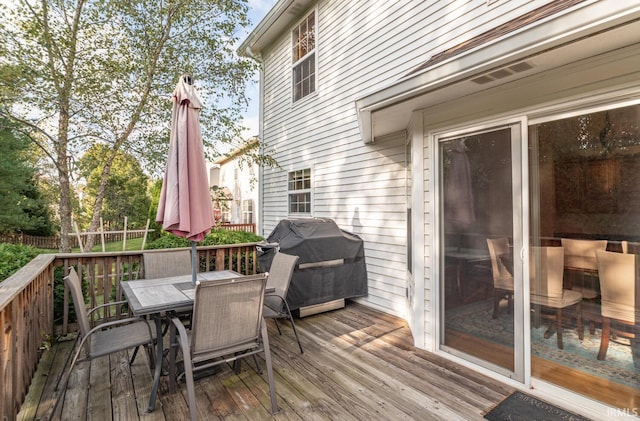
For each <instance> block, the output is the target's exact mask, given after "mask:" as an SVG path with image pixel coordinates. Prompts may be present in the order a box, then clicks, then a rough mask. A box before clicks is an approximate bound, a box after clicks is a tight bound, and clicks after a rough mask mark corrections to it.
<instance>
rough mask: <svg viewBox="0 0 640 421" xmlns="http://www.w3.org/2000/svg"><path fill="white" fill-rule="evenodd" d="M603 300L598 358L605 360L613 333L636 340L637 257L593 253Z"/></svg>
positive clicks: (610, 253) (605, 252)
mask: <svg viewBox="0 0 640 421" xmlns="http://www.w3.org/2000/svg"><path fill="white" fill-rule="evenodd" d="M596 258H597V261H598V274H599V276H600V290H601V294H602V301H601V307H600V312H601V314H602V338H601V339H600V350H599V352H598V359H599V360H604V359H605V357H606V355H607V349H608V347H609V340H610V337H611V335H612V334H616V335H617V336H622V337H627V338H631V339H637V334H638V332H637V327H636V318H637V315H636V302H635V299H636V256H635V255H634V254H625V253H615V252H609V251H598V252H596Z"/></svg>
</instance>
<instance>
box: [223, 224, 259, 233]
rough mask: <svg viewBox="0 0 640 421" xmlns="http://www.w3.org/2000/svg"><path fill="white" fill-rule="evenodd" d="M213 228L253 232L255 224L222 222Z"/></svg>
mask: <svg viewBox="0 0 640 421" xmlns="http://www.w3.org/2000/svg"><path fill="white" fill-rule="evenodd" d="M215 228H220V229H223V230H227V231H244V232H252V233H254V234H255V232H256V224H226V223H222V224H220V225H216V227H215Z"/></svg>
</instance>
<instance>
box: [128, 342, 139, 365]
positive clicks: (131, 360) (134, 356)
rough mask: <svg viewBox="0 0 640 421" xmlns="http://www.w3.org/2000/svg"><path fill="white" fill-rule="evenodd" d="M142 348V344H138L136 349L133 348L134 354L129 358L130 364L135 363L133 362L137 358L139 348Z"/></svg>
mask: <svg viewBox="0 0 640 421" xmlns="http://www.w3.org/2000/svg"><path fill="white" fill-rule="evenodd" d="M139 349H140V346H137V347H136V349H134V350H133V354H132V355H131V358H130V359H129V365H133V362H134V361H135V360H136V355H138V350H139Z"/></svg>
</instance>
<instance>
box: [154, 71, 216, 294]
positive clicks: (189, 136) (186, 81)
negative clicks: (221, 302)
mask: <svg viewBox="0 0 640 421" xmlns="http://www.w3.org/2000/svg"><path fill="white" fill-rule="evenodd" d="M172 99H173V111H172V115H171V136H170V142H169V154H168V157H167V167H166V170H165V175H164V180H163V182H162V190H161V191H160V201H159V203H158V213H157V215H156V221H157V222H158V223H160V224H162V228H163V229H164V230H165V231H168V232H170V233H172V234H174V235H177V236H179V237H185V238H188V239H189V240H191V249H192V250H191V261H192V270H193V282H194V284H195V279H196V274H197V267H196V265H197V261H196V258H197V252H196V242H197V241H202V240H203V239H204V237H205V235H207V234H208V233H209V232H210V231H211V227H212V226H213V225H214V219H213V208H212V206H211V197H210V195H209V182H208V179H207V167H206V162H205V157H204V146H203V144H202V135H201V133H200V120H199V114H200V108H201V106H202V104H201V102H200V99H199V98H198V96H197V94H196V91H195V88H194V86H193V85H192V84H191V77H190V76H188V75H183V76H181V77H180V80H179V81H178V84H177V86H176V88H175V90H174V92H173V98H172Z"/></svg>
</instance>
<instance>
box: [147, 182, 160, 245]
mask: <svg viewBox="0 0 640 421" xmlns="http://www.w3.org/2000/svg"><path fill="white" fill-rule="evenodd" d="M161 190H162V180H161V179H160V180H156V181H155V182H154V183H153V184H152V186H151V205H150V206H149V215H148V218H149V221H151V222H150V224H149V234H148V235H147V241H154V240H157V239H158V238H160V235H162V225H161V224H159V223H157V222H156V214H157V213H158V203H159V202H160V191H161Z"/></svg>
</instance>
